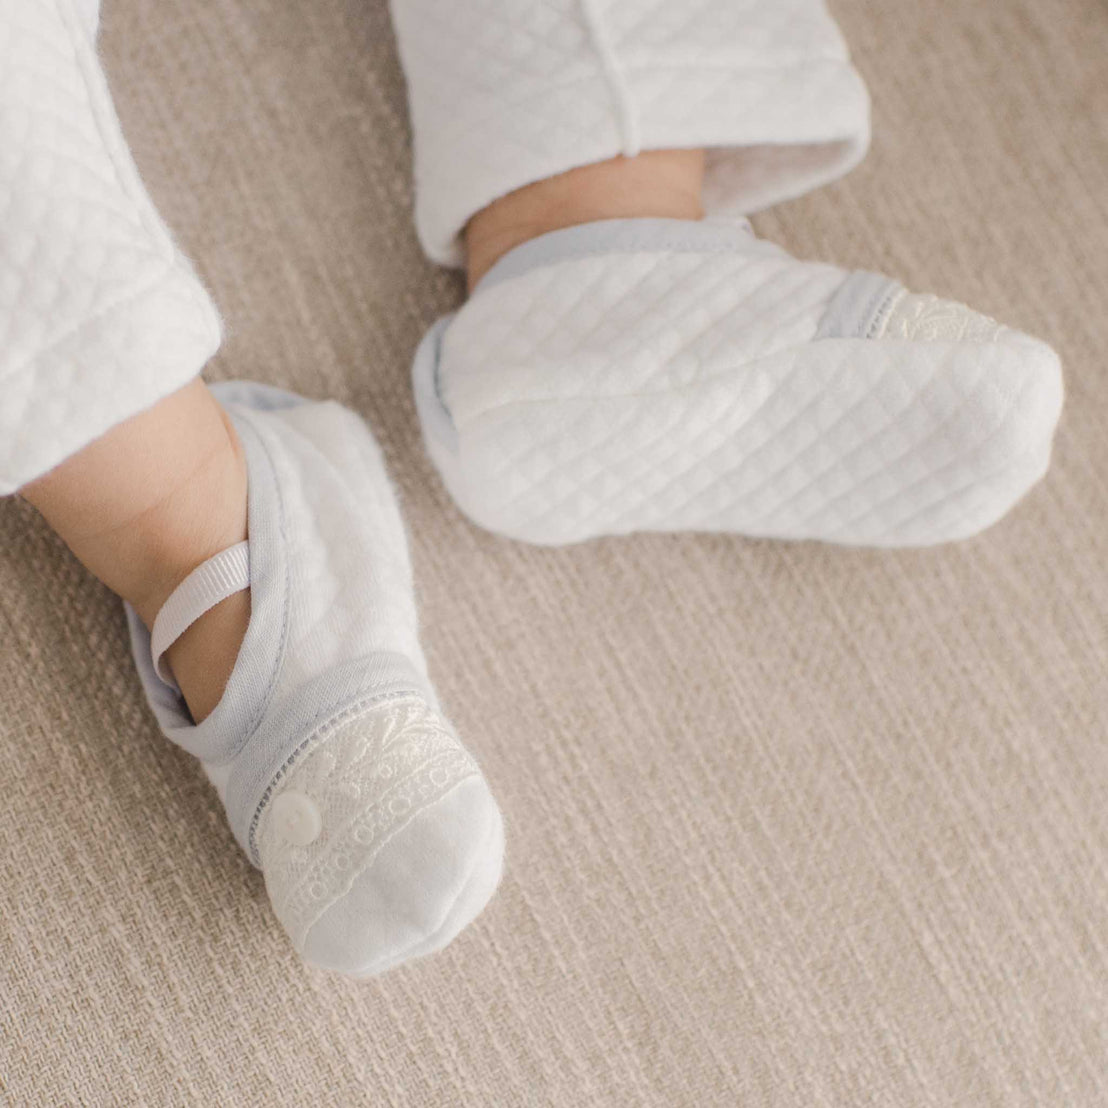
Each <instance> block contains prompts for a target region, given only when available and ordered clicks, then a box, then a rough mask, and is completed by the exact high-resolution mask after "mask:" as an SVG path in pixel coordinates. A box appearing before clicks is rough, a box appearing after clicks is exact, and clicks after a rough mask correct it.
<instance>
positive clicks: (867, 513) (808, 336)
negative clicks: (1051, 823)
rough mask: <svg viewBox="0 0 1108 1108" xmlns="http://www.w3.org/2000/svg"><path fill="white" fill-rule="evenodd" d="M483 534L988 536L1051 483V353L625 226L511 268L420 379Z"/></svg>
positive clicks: (813, 276)
mask: <svg viewBox="0 0 1108 1108" xmlns="http://www.w3.org/2000/svg"><path fill="white" fill-rule="evenodd" d="M413 377H414V383H415V391H416V399H417V404H418V407H419V413H420V420H421V423H422V426H423V433H424V439H425V442H426V444H427V448H428V451H429V453H430V455H431V457H432V459H433V460H434V462H435V464H436V466H437V468H438V470H439V472H440V474H441V475H442V478H443V480H444V482H445V484H446V486H447V488H448V489H449V491H450V492H451V494H452V495H453V497H454V499H455V500H456V501H457V503H458V505H459V506H460V507H461V509H462V510H463V511H464V512H466V514H467V515H469V516H470V517H471V518H472V519H473V520H474V521H475V522H477V523H479V524H481V525H482V526H484V527H487V528H489V529H490V530H493V531H497V532H500V533H501V534H504V535H509V536H511V537H513V538H518V539H523V540H526V541H529V542H535V543H543V544H562V543H573V542H579V541H581V540H583V539H588V538H591V537H593V536H596V535H603V534H622V533H626V532H632V531H671V530H694V531H728V532H738V533H742V534H747V535H761V536H773V537H777V538H789V539H821V540H824V541H827V542H836V543H846V544H859V545H872V546H919V545H928V544H932V543H939V542H945V541H948V540H952V539H960V538H964V537H966V536H969V535H972V534H975V533H976V532H978V531H980V530H981V529H982V528H984V527H987V526H988V525H989V524H991V523H993V522H994V521H996V520H997V519H999V518H1000V517H1001V516H1002V515H1004V513H1005V512H1007V511H1008V509H1009V508H1010V507H1011V506H1012V505H1013V504H1014V503H1015V502H1016V501H1017V500H1018V499H1019V498H1020V497H1021V496H1023V494H1024V493H1025V492H1027V490H1028V489H1029V488H1030V487H1031V486H1032V485H1033V484H1035V482H1036V481H1038V480H1039V478H1040V477H1041V476H1042V475H1043V474H1044V473H1045V471H1046V468H1047V465H1048V462H1049V458H1050V450H1051V441H1052V437H1053V433H1054V427H1055V424H1056V423H1057V420H1058V415H1059V412H1060V408H1061V402H1062V378H1061V370H1060V366H1059V361H1058V358H1057V355H1056V354H1055V353H1054V351H1053V350H1051V349H1050V347H1048V346H1047V345H1046V344H1045V343H1042V342H1039V341H1038V340H1036V339H1033V338H1031V337H1029V336H1027V335H1024V334H1021V333H1020V332H1019V331H1015V330H1012V329H1010V328H1008V327H1004V326H1002V325H1000V324H998V323H996V322H995V321H993V320H991V319H988V318H987V317H985V316H982V315H979V314H977V313H975V312H972V311H971V310H970V309H968V308H965V307H963V306H962V305H960V304H955V303H952V302H949V301H944V300H939V299H937V298H935V297H932V296H921V295H917V294H913V293H909V292H907V291H906V290H905V289H903V288H902V287H901V286H900V285H898V284H897V283H896V282H895V281H892V280H890V279H888V278H886V277H881V276H878V275H876V274H870V273H847V272H845V271H843V270H841V269H837V268H835V267H833V266H829V265H820V264H815V263H810V262H802V261H797V260H796V259H794V258H792V257H790V256H789V255H788V254H787V253H786V252H785V251H784V250H781V249H780V248H779V247H777V246H774V245H772V244H771V243H767V242H762V241H760V240H758V239H757V238H755V237H754V235H753V233H752V232H751V230H750V228H749V225H748V224H746V223H745V221H744V222H740V223H734V222H726V223H725V222H722V221H705V222H699V223H697V222H688V221H680V220H656V219H629V220H610V221H605V222H599V223H590V224H585V225H582V226H578V227H573V228H570V229H567V230H561V231H555V232H552V233H550V234H547V235H544V236H542V237H541V238H537V239H534V240H532V241H530V242H528V243H525V244H524V245H522V246H520V247H517V248H516V249H515V250H513V251H511V252H510V253H508V254H506V255H505V256H504V257H503V258H502V259H501V260H500V261H499V262H498V263H497V264H496V265H495V266H493V268H492V269H491V270H490V271H489V272H488V273H487V274H486V275H485V276H484V277H483V278H482V280H481V281H480V283H479V284H478V285H477V287H476V289H475V292H474V295H473V296H472V297H471V299H470V300H469V302H468V303H467V304H466V305H465V306H464V307H463V308H462V309H461V310H460V311H458V312H457V313H455V314H454V315H452V316H448V317H446V318H444V319H442V320H440V321H439V322H438V323H437V324H436V325H435V326H434V327H433V328H432V330H431V331H430V332H429V333H428V335H427V337H426V338H425V339H424V341H423V343H422V345H421V347H420V349H419V351H418V353H417V355H416V360H415V365H414V367H413Z"/></svg>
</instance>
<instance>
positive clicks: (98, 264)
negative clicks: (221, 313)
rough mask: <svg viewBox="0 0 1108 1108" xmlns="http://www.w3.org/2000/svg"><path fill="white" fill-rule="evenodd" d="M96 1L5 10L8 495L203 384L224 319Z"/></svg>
mask: <svg viewBox="0 0 1108 1108" xmlns="http://www.w3.org/2000/svg"><path fill="white" fill-rule="evenodd" d="M95 14H96V9H95V5H92V4H90V3H89V2H88V0H80V2H79V3H75V2H71V0H7V2H5V3H4V4H3V5H0V227H2V228H3V231H2V233H0V493H7V492H11V491H13V490H15V489H17V488H19V487H20V486H21V485H23V484H25V483H26V482H27V481H30V480H32V479H33V478H35V477H37V476H40V475H41V474H42V473H44V472H46V471H47V470H48V469H50V468H52V467H53V466H54V465H57V464H58V463H59V462H61V461H62V460H63V459H64V458H65V457H67V456H68V455H69V454H71V453H73V452H74V451H75V450H78V449H80V448H81V447H82V446H84V445H85V444H86V443H88V442H89V441H90V440H92V439H93V438H95V437H96V436H98V435H100V434H102V433H103V432H104V431H105V430H107V429H108V428H109V427H111V426H113V425H114V424H116V423H118V422H120V421H121V420H123V419H126V418H127V417H128V416H130V415H133V414H135V413H136V412H138V411H141V410H142V409H143V408H145V407H148V406H149V405H151V404H152V403H154V402H155V401H157V400H158V399H160V398H161V397H163V396H165V395H167V394H168V393H170V392H172V391H173V390H174V389H176V388H178V387H180V386H181V385H183V384H185V383H186V382H187V381H188V380H190V379H191V378H192V377H194V376H195V375H196V374H197V373H198V372H199V371H200V369H201V367H202V366H203V364H204V362H205V361H206V360H207V359H208V358H209V357H210V356H211V354H212V353H213V352H214V351H215V349H216V347H217V346H218V345H219V336H220V326H219V319H218V316H217V314H216V311H215V309H214V307H213V305H212V303H211V301H210V300H209V298H208V296H207V294H206V292H205V291H204V289H203V287H202V286H201V285H200V283H199V282H198V280H197V279H196V277H195V275H194V273H193V271H192V269H191V267H190V265H189V263H188V261H187V260H186V259H185V258H184V257H183V256H182V255H181V253H180V251H179V250H178V249H177V248H176V247H175V245H174V243H173V241H172V239H171V237H170V235H169V233H168V231H167V230H166V227H165V225H164V224H163V223H162V221H161V219H160V218H159V216H158V214H157V212H156V211H155V209H154V207H153V205H152V204H151V202H150V199H149V197H148V196H147V194H146V192H145V190H144V188H143V186H142V183H141V181H140V179H139V176H138V173H137V171H136V169H135V166H134V163H133V161H132V159H131V156H130V153H129V152H128V149H127V146H126V144H125V142H124V140H123V137H122V135H121V133H120V129H119V123H118V120H117V119H116V116H115V112H114V109H113V107H112V104H111V99H110V96H109V93H108V89H107V86H106V84H105V81H104V76H103V74H102V72H101V69H100V66H99V63H98V61H97V59H96V55H95V51H94V48H93V40H92V35H93V34H94V28H95Z"/></svg>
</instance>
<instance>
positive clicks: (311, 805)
mask: <svg viewBox="0 0 1108 1108" xmlns="http://www.w3.org/2000/svg"><path fill="white" fill-rule="evenodd" d="M273 819H274V821H275V823H276V827H277V833H278V834H279V835H280V836H281V837H282V838H283V839H284V840H285V842H287V843H291V844H292V845H293V846H307V845H308V844H309V843H314V842H315V840H316V839H317V838H319V833H320V831H322V830H323V817H322V816H321V815H320V814H319V808H318V806H317V805H316V802H315V801H314V800H312V798H311V797H310V796H305V795H304V794H303V793H297V792H291V791H289V792H283V793H281V795H280V796H279V797H277V799H276V800H275V801H274V802H273Z"/></svg>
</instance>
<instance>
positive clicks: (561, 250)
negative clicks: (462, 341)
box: [473, 219, 757, 296]
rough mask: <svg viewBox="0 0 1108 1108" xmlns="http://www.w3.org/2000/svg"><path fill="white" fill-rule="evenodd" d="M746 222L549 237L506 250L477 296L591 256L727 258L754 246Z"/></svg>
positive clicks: (618, 227)
mask: <svg viewBox="0 0 1108 1108" xmlns="http://www.w3.org/2000/svg"><path fill="white" fill-rule="evenodd" d="M756 241H757V240H756V239H755V238H754V232H753V231H752V230H751V227H750V224H749V223H748V222H747V221H746V220H745V219H737V220H724V219H702V220H692V219H603V220H598V221H597V222H596V223H581V224H578V225H577V226H576V227H566V228H564V229H563V230H561V231H551V232H550V233H549V234H546V235H540V236H539V237H538V238H536V239H531V240H529V241H528V242H525V243H523V244H522V245H520V246H517V247H516V248H515V249H514V250H509V251H508V253H507V254H505V255H504V257H502V258H501V259H500V260H499V261H498V262H497V263H496V264H495V265H494V266H493V267H492V269H490V270H489V271H488V273H486V274H485V275H484V277H482V278H481V280H480V281H478V282H477V287H476V288H475V289H474V290H473V295H474V296H476V295H478V294H479V293H481V292H483V291H484V290H485V289H488V288H491V287H492V286H493V285H498V284H500V282H501V281H507V280H510V279H511V278H512V277H519V276H521V275H522V274H524V273H529V272H530V271H531V270H533V269H539V268H541V267H542V266H548V265H554V264H556V263H557V262H564V261H567V260H569V259H571V258H585V257H589V256H591V255H595V254H641V253H644V252H651V253H659V254H661V253H686V254H729V253H731V252H732V251H734V250H741V249H743V248H744V247H749V246H750V245H751V243H752V242H756Z"/></svg>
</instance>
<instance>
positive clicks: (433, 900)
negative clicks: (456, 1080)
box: [128, 383, 504, 977]
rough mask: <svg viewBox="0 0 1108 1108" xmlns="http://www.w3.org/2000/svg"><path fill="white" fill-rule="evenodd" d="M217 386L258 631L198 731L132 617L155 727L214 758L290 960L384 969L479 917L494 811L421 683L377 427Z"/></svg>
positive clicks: (324, 407)
mask: <svg viewBox="0 0 1108 1108" xmlns="http://www.w3.org/2000/svg"><path fill="white" fill-rule="evenodd" d="M213 391H215V393H216V395H217V396H218V397H219V399H220V401H221V402H222V403H223V404H224V406H225V407H226V409H227V411H228V413H229V414H230V416H231V419H232V420H233V422H234V424H235V428H236V430H237V431H238V434H239V437H240V439H241V441H242V444H243V449H244V452H245V455H246V460H247V472H248V478H249V511H248V528H249V539H248V542H249V567H250V605H251V614H250V623H249V626H248V628H247V632H246V637H245V639H244V641H243V644H242V647H241V649H240V652H239V656H238V659H237V660H236V662H235V667H234V670H233V672H232V674H231V677H230V680H229V681H228V684H227V688H226V691H225V692H224V694H223V697H222V699H221V700H220V702H219V704H218V705H217V706H216V708H215V710H214V711H213V712H212V714H211V715H210V716H208V717H207V718H206V719H205V720H204V721H203V722H202V723H201V724H199V725H198V726H194V725H193V724H192V721H191V719H190V718H189V715H188V712H187V709H186V707H185V705H184V703H183V701H182V700H181V698H180V696H179V694H178V692H177V690H176V688H175V687H174V686H171V685H169V684H167V683H166V682H164V681H162V680H160V679H159V678H158V675H157V673H156V672H155V670H154V666H153V662H152V659H151V651H150V636H149V634H148V633H147V631H146V629H145V627H143V625H142V623H141V621H140V620H139V619H138V617H137V616H136V615H135V613H134V612H133V611H131V610H130V609H128V620H129V627H130V631H131V636H132V647H133V654H134V657H135V662H136V665H137V667H138V670H139V674H140V676H141V678H142V681H143V687H144V690H145V692H146V695H147V698H148V700H149V701H150V704H151V707H152V708H153V710H154V712H155V714H156V716H157V717H158V721H159V723H160V725H161V727H162V730H163V731H164V732H165V734H166V735H167V736H168V737H169V738H170V739H171V740H172V741H174V742H176V743H177V744H178V745H180V746H182V747H183V748H184V749H186V750H187V751H189V752H190V753H192V754H194V755H195V756H197V757H198V758H200V759H201V760H202V762H203V763H204V766H205V769H206V770H207V772H208V775H209V776H210V777H211V779H212V781H213V783H214V784H215V785H216V787H217V789H218V791H219V794H220V797H221V799H222V800H223V803H224V806H225V807H226V809H227V816H228V820H229V822H230V824H231V828H232V830H233V831H234V833H235V835H236V838H237V839H238V840H239V842H240V844H241V845H242V846H243V849H244V850H245V851H246V852H247V854H248V855H249V857H250V859H251V861H253V862H254V864H255V865H258V866H260V868H261V869H262V872H263V874H264V875H265V881H266V888H267V890H268V892H269V896H270V900H271V901H272V903H273V908H274V911H275V913H276V915H277V917H278V919H279V920H280V921H281V923H282V924H283V926H284V927H285V930H286V931H287V932H288V934H289V936H290V938H291V940H292V942H293V944H294V946H295V947H296V949H297V950H298V951H299V952H300V953H301V954H302V955H303V956H304V957H305V958H306V959H307V960H308V961H310V962H312V963H313V964H315V965H319V966H322V967H324V968H327V969H332V970H337V971H339V972H342V973H345V974H348V975H351V976H359V977H360V976H367V975H371V974H375V973H379V972H381V971H382V970H384V969H388V968H389V967H391V966H393V965H397V964H399V963H400V962H403V961H406V960H408V959H409V958H412V957H415V956H417V955H420V954H425V953H428V952H430V951H432V950H436V949H438V948H439V947H441V946H443V945H445V943H447V942H448V941H450V939H452V938H453V937H454V936H455V935H456V934H457V933H458V931H460V930H461V929H462V927H464V926H465V925H466V924H467V923H468V922H469V921H470V920H472V919H473V917H474V916H475V915H476V914H477V913H478V912H479V911H480V910H481V908H483V907H484V905H485V903H486V902H487V901H488V899H489V898H490V897H491V896H492V894H493V892H494V891H495V889H496V886H497V883H498V881H499V877H500V871H501V865H502V859H503V848H504V833H503V827H502V822H501V817H500V813H499V810H498V808H497V805H496V803H495V801H494V800H493V798H492V796H491V794H490V792H489V789H488V786H487V785H486V783H485V780H484V778H483V777H482V775H481V772H480V770H479V769H478V767H477V764H476V763H475V762H474V760H473V758H472V757H471V756H470V755H469V754H468V753H467V752H466V750H465V749H464V747H463V746H462V745H461V743H460V742H459V740H458V737H457V735H456V734H455V732H454V730H453V728H452V727H451V726H450V724H449V722H448V721H447V720H446V719H445V717H444V716H443V715H442V713H441V711H440V710H439V708H438V706H437V703H436V700H435V696H434V692H433V690H432V688H431V686H430V683H429V681H428V678H427V672H426V663H425V661H424V658H423V653H422V651H421V649H420V645H419V640H418V634H417V617H416V608H415V603H414V599H413V592H412V576H411V566H410V562H409V558H408V549H407V541H406V538H405V534H404V528H403V524H402V522H401V518H400V514H399V511H398V509H397V505H396V501H395V498H394V496H393V492H392V489H391V487H390V485H389V482H388V479H387V476H386V473H385V469H384V465H383V462H382V459H381V455H380V451H379V450H378V448H377V445H376V443H375V442H374V441H373V439H372V437H371V435H370V433H369V431H368V429H367V428H366V426H365V424H364V423H363V422H362V421H361V420H360V419H359V418H358V417H357V416H355V415H354V414H353V413H352V412H350V411H348V410H347V409H345V408H343V407H341V406H340V405H338V404H334V403H309V402H306V401H303V400H301V399H300V398H298V397H294V396H291V395H290V394H288V393H283V392H280V391H279V390H276V389H272V388H268V387H266V386H262V385H251V384H245V383H236V384H231V385H217V386H214V388H213ZM279 797H284V798H286V799H285V801H284V802H282V804H281V805H276V806H275V802H276V801H277V799H278V798H279ZM282 808H284V809H285V810H286V813H285V814H286V816H287V814H288V811H289V810H292V811H294V812H295V811H299V812H301V813H305V812H306V813H308V815H309V816H310V817H312V818H311V819H309V820H308V823H309V824H311V823H312V820H313V819H314V818H315V817H316V816H318V819H319V824H320V827H321V830H320V831H319V833H318V835H317V836H316V837H314V838H311V839H310V840H309V841H304V839H303V832H304V824H303V823H301V824H299V825H297V826H295V827H290V826H289V824H288V823H287V821H286V820H285V819H284V818H283V817H282V814H281V809H282Z"/></svg>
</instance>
